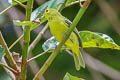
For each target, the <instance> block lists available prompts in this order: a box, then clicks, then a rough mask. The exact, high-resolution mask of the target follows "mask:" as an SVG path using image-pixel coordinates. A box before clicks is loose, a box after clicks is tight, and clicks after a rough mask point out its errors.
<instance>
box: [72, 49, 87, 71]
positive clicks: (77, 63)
mask: <svg viewBox="0 0 120 80" xmlns="http://www.w3.org/2000/svg"><path fill="white" fill-rule="evenodd" d="M73 58H74V62H75V67H76V69H77V70H80V67H83V68H85V63H84V60H83V57H82V54H81V51H79V55H76V54H73Z"/></svg>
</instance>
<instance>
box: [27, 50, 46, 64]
mask: <svg viewBox="0 0 120 80" xmlns="http://www.w3.org/2000/svg"><path fill="white" fill-rule="evenodd" d="M47 53H48V51H45V52H42V53H40V54H38V55H37V56H34V57H32V58H30V59H29V60H27V62H30V61H32V60H35V59H36V58H38V57H40V56H43V55H44V54H47Z"/></svg>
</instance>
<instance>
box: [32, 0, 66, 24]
mask: <svg viewBox="0 0 120 80" xmlns="http://www.w3.org/2000/svg"><path fill="white" fill-rule="evenodd" d="M64 2H65V0H50V1H47V2H45V3H44V4H43V5H41V6H40V7H38V8H37V9H36V10H34V11H33V12H32V14H31V21H33V20H35V19H37V18H40V17H41V15H42V13H43V11H44V9H45V8H46V7H47V8H55V7H56V6H58V5H59V4H61V3H64ZM44 20H45V19H44ZM41 21H42V20H41ZM45 21H47V19H46V20H45ZM45 21H43V22H45Z"/></svg>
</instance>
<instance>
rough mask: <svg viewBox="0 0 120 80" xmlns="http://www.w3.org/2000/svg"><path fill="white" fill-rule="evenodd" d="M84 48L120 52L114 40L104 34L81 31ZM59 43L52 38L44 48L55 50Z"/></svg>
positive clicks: (119, 47)
mask: <svg viewBox="0 0 120 80" xmlns="http://www.w3.org/2000/svg"><path fill="white" fill-rule="evenodd" d="M79 34H80V37H81V40H82V45H83V48H90V47H95V48H110V49H117V50H120V46H118V45H117V44H116V43H115V42H114V41H113V40H112V38H110V37H109V36H107V35H105V34H102V33H95V32H91V31H80V32H79ZM58 44H59V43H58V42H57V41H56V39H55V37H51V38H50V39H48V40H47V41H46V42H45V43H44V44H43V45H42V48H43V49H44V50H45V51H46V50H51V49H52V50H53V49H55V48H56V45H58Z"/></svg>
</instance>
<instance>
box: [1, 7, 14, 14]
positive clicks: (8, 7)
mask: <svg viewBox="0 0 120 80" xmlns="http://www.w3.org/2000/svg"><path fill="white" fill-rule="evenodd" d="M12 7H13V5H10V6H8V7H7V8H6V9H4V10H3V11H2V12H0V15H2V14H4V13H5V12H6V11H8V10H9V9H11V8H12Z"/></svg>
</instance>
